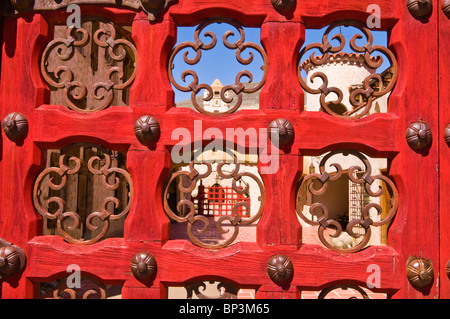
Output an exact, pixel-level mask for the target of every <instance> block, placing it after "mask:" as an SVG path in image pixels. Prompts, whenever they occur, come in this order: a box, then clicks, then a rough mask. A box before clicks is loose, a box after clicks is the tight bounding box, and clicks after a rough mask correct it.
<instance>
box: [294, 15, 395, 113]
mask: <svg viewBox="0 0 450 319" xmlns="http://www.w3.org/2000/svg"><path fill="white" fill-rule="evenodd" d="M340 26H346V27H347V26H352V27H355V28H357V29H359V30H360V31H361V32H362V33H363V34H364V36H365V39H367V42H366V43H365V44H364V45H362V46H359V45H357V44H356V42H357V40H359V39H363V38H364V36H363V35H361V34H360V33H357V34H355V35H353V37H352V38H351V40H350V43H349V44H350V48H351V49H352V50H353V51H354V52H356V53H357V54H362V56H363V60H364V65H365V66H366V67H367V68H369V69H372V70H373V71H376V70H377V69H378V68H379V67H380V66H381V65H382V64H383V57H382V56H381V55H378V56H376V57H375V56H372V54H374V53H375V52H377V51H378V52H380V53H382V54H384V55H385V56H386V57H387V58H388V60H389V62H390V67H389V72H388V73H390V76H391V78H390V80H389V81H387V83H385V82H386V81H384V79H383V77H382V75H381V74H377V73H371V74H370V75H368V76H367V77H366V78H365V79H364V81H363V83H361V87H359V88H357V89H355V90H353V91H351V93H350V97H349V103H350V105H351V109H347V110H346V111H345V112H343V114H338V113H336V112H335V111H333V110H332V109H331V108H330V107H329V105H328V104H329V103H331V104H334V105H340V104H342V103H341V102H342V101H343V98H344V94H343V92H342V90H341V89H340V88H337V87H329V81H328V78H327V76H326V75H325V73H323V72H319V71H316V72H314V73H312V76H311V78H310V79H311V81H314V80H315V79H316V78H320V79H321V80H322V85H321V86H320V87H319V88H317V89H314V88H311V87H310V86H309V85H308V84H307V82H306V81H305V80H304V79H303V78H302V76H301V70H302V68H303V64H300V63H299V67H298V79H299V81H300V84H301V86H302V88H303V89H304V90H305V91H306V92H307V93H309V94H314V95H315V94H320V106H321V107H322V108H323V109H324V110H325V111H326V112H327V113H328V114H331V115H333V116H337V117H343V118H361V117H363V116H365V115H367V114H368V113H369V111H370V109H371V107H372V104H373V102H374V101H375V100H376V99H377V98H380V97H382V96H384V95H386V94H388V93H389V92H391V91H392V89H393V88H394V86H395V83H396V81H397V77H398V64H397V60H396V58H395V56H394V54H393V53H392V51H390V50H389V49H388V48H386V47H384V46H382V45H374V44H373V35H372V32H371V31H370V29H368V28H367V27H366V26H364V24H362V23H360V22H357V21H350V20H346V21H338V22H335V23H333V24H331V25H330V26H329V27H328V28H327V29H326V31H325V34H324V35H323V38H322V43H312V44H308V45H307V46H305V47H304V48H303V49H302V51H301V52H300V59H299V61H301V59H302V57H303V56H305V55H306V53H307V52H308V51H310V50H314V49H316V50H319V51H320V53H322V56H315V53H314V52H312V53H311V55H310V57H309V59H308V60H307V61H308V62H309V63H311V64H312V65H313V66H321V65H324V64H326V63H327V62H328V61H329V60H330V58H331V57H332V55H333V54H338V53H340V52H342V50H343V49H344V46H345V44H346V39H345V37H344V35H342V34H340V33H338V34H336V35H334V36H333V38H332V40H336V41H338V42H339V45H337V46H333V45H332V44H331V43H330V42H329V39H328V37H329V34H330V32H331V31H332V30H333V29H335V28H338V27H340ZM330 94H334V95H336V96H337V99H336V100H334V101H331V102H327V101H326V98H327V96H329V95H330ZM361 97H362V98H361Z"/></svg>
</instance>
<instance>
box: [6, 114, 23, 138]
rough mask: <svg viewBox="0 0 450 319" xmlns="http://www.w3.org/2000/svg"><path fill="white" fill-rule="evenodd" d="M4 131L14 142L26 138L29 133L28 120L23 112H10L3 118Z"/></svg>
mask: <svg viewBox="0 0 450 319" xmlns="http://www.w3.org/2000/svg"><path fill="white" fill-rule="evenodd" d="M2 126H3V131H4V132H5V134H6V136H7V137H8V138H9V139H10V140H11V141H13V142H18V141H21V140H24V139H25V137H26V136H27V134H28V121H27V118H26V117H25V115H23V114H21V113H17V112H14V113H10V114H8V115H7V116H6V117H5V118H4V119H3V123H2Z"/></svg>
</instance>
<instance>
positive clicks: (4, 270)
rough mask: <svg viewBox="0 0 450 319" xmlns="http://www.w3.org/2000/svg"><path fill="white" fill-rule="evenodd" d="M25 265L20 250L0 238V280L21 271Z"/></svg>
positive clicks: (23, 255) (23, 256)
mask: <svg viewBox="0 0 450 319" xmlns="http://www.w3.org/2000/svg"><path fill="white" fill-rule="evenodd" d="M25 264H26V257H25V253H24V252H23V251H22V249H20V248H19V247H17V246H14V245H12V244H11V243H9V242H7V241H5V240H3V239H1V238H0V280H2V279H4V278H5V277H8V276H12V275H14V274H16V273H18V272H20V271H22V270H23V269H24V268H25Z"/></svg>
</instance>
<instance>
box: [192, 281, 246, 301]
mask: <svg viewBox="0 0 450 319" xmlns="http://www.w3.org/2000/svg"><path fill="white" fill-rule="evenodd" d="M207 288H213V290H214V292H216V294H211V293H207V292H206V290H207ZM185 289H186V291H187V298H186V299H194V298H193V297H194V296H195V297H196V298H198V299H237V294H238V292H239V288H236V287H234V286H232V285H230V284H228V283H225V282H218V283H217V282H215V281H209V282H203V281H201V282H195V283H193V284H189V285H187V286H186V287H185ZM217 293H218V295H217Z"/></svg>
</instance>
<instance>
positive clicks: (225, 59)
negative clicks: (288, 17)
mask: <svg viewBox="0 0 450 319" xmlns="http://www.w3.org/2000/svg"><path fill="white" fill-rule="evenodd" d="M195 29H196V27H179V28H178V35H177V44H178V43H181V42H185V41H194V32H195ZM208 30H210V31H213V32H214V33H215V34H216V36H217V44H216V46H215V47H214V48H213V49H211V50H208V51H202V58H201V59H200V62H199V63H197V64H195V65H188V64H187V63H185V62H184V60H183V54H184V52H185V51H188V52H189V54H188V57H189V58H193V57H194V56H195V52H194V51H193V50H190V49H188V50H182V51H181V52H179V53H178V55H177V56H176V57H175V59H174V65H175V68H174V71H173V75H174V78H175V80H176V81H177V82H178V83H179V84H180V85H182V86H187V85H188V84H189V83H190V82H191V81H192V77H187V78H186V82H182V80H181V76H180V75H181V73H182V72H183V71H184V70H187V69H191V70H194V71H195V72H196V73H197V75H198V76H199V83H206V84H211V83H212V82H213V81H214V80H215V79H217V78H218V79H219V80H220V81H221V82H222V84H223V85H227V84H231V83H234V82H235V77H236V75H237V74H238V72H239V71H242V70H249V71H250V72H252V74H253V82H259V81H260V80H261V78H262V76H263V72H262V71H261V69H260V68H261V66H262V65H263V60H262V58H261V55H260V54H259V53H258V52H257V51H255V50H248V49H247V50H245V51H244V52H243V54H242V56H243V58H248V57H249V51H252V52H253V55H254V60H253V62H252V63H251V64H249V65H242V64H240V63H239V62H238V61H237V60H236V51H235V50H231V49H228V48H226V47H225V46H224V44H223V42H222V35H223V33H224V32H226V31H228V30H233V31H234V33H235V35H234V36H230V37H229V42H234V41H236V40H237V39H238V38H239V33H238V31H237V30H235V29H234V27H233V26H231V25H229V24H226V23H222V24H217V23H215V24H211V25H209V26H208V27H207V28H205V29H204V30H203V31H202V33H201V36H200V39H201V40H202V41H203V42H204V43H209V42H210V38H208V37H205V36H203V35H204V33H205V31H208ZM244 30H245V41H246V42H254V43H257V44H259V45H261V42H260V29H259V28H244ZM325 30H326V28H323V29H307V30H306V38H305V45H306V44H310V43H316V42H317V43H321V42H322V36H323V34H324V32H325ZM356 32H359V33H361V32H360V31H359V30H358V29H356V28H354V27H348V28H347V27H337V28H335V29H334V30H333V31H332V32H331V34H330V36H329V40H330V42H331V44H332V45H338V41H337V40H335V41H331V38H332V36H333V34H335V33H342V34H343V35H344V36H345V38H346V40H347V43H346V47H345V48H344V50H343V51H344V52H352V50H351V49H350V47H349V44H348V42H349V40H350V39H351V37H352V35H353V34H355V33H356ZM372 34H373V37H374V44H379V45H383V46H387V32H385V31H372ZM364 43H365V39H361V40H360V41H359V42H357V44H358V45H363V44H364ZM312 52H313V51H312V50H311V51H308V52H307V53H306V55H305V56H303V57H302V62H303V61H304V60H306V59H307V58H308V57H309V56H310V54H311V53H312ZM317 54H318V51H317V52H316V55H317ZM379 54H380V53H379V52H376V53H375V54H374V55H375V56H376V55H379ZM381 55H382V54H381ZM382 56H383V59H384V60H385V62H384V65H383V66H381V68H380V70H379V71H378V72H381V71H383V70H384V69H386V68H387V67H388V66H389V61H388V60H387V58H386V57H385V56H384V55H382ZM269 67H270V66H269ZM242 81H244V82H248V78H242ZM174 91H175V102H179V101H183V100H188V99H190V94H191V93H190V92H188V93H184V92H181V91H178V90H177V89H175V88H174ZM200 94H203V92H201V93H200Z"/></svg>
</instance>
